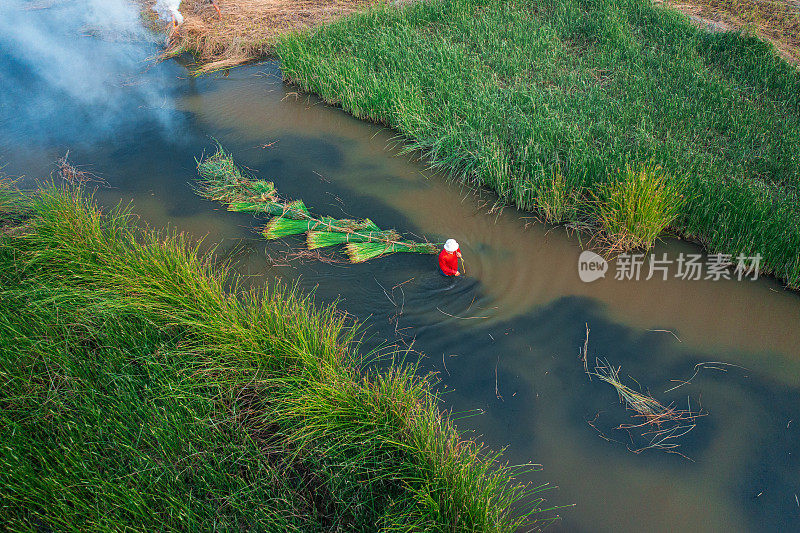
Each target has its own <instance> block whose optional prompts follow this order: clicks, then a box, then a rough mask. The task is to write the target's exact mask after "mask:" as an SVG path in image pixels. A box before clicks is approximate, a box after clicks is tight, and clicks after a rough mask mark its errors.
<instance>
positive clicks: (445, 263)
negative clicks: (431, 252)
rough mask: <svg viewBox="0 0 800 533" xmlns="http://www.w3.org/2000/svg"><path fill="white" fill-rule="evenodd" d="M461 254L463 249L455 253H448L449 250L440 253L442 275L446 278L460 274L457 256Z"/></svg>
mask: <svg viewBox="0 0 800 533" xmlns="http://www.w3.org/2000/svg"><path fill="white" fill-rule="evenodd" d="M459 252H461V248H459V249H458V250H456V251H455V252H448V251H447V250H442V251H441V252H439V268H441V269H442V273H443V274H444V275H445V276H455V275H456V272H458V255H457V254H458V253H459Z"/></svg>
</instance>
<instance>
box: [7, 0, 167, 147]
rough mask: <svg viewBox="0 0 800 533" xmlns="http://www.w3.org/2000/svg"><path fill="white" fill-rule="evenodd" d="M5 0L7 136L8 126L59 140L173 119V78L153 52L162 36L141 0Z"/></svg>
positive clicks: (41, 137)
mask: <svg viewBox="0 0 800 533" xmlns="http://www.w3.org/2000/svg"><path fill="white" fill-rule="evenodd" d="M0 1H1V2H2V3H3V4H4V7H3V10H2V16H0V79H2V80H3V81H2V90H0V141H2V137H3V130H4V129H5V130H6V133H8V131H9V130H15V129H16V130H17V131H20V132H22V133H27V134H28V135H29V136H32V137H38V138H40V139H41V140H52V139H71V138H72V137H84V138H87V137H92V138H95V137H97V136H98V134H109V133H113V132H115V131H117V130H118V129H119V128H122V127H124V126H127V125H129V124H132V123H136V122H137V121H138V122H141V121H156V122H159V123H161V125H162V126H166V125H171V120H172V111H171V108H172V106H171V105H168V104H169V103H170V101H171V99H169V92H170V88H171V85H172V83H171V82H170V81H169V80H168V79H167V77H166V76H165V71H166V70H167V69H166V67H155V68H154V65H155V64H154V63H153V61H152V60H151V59H150V58H153V57H155V56H157V54H158V52H159V45H158V44H157V39H159V37H158V36H156V35H153V34H151V33H150V32H149V31H148V30H147V29H146V28H144V26H143V25H142V19H141V16H140V11H139V9H140V8H139V7H138V6H137V5H136V4H135V3H134V2H132V1H129V0H66V1H61V2H58V3H53V4H50V5H49V6H46V7H42V8H38V9H33V8H32V4H31V2H29V1H27V0H0ZM9 4H10V5H9ZM6 126H8V127H6ZM78 132H79V133H78ZM9 135H10V134H9Z"/></svg>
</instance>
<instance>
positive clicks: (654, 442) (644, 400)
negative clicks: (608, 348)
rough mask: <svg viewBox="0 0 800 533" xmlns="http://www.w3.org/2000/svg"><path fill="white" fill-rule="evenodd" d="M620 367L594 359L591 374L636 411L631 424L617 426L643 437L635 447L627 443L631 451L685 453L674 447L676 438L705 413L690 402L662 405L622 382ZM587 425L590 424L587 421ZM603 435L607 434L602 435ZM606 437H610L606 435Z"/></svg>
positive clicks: (689, 429) (677, 445)
mask: <svg viewBox="0 0 800 533" xmlns="http://www.w3.org/2000/svg"><path fill="white" fill-rule="evenodd" d="M619 371H620V367H616V368H615V367H613V366H612V365H611V364H609V362H608V361H607V360H605V359H603V360H601V359H596V361H595V368H594V371H593V372H591V373H590V375H592V376H595V377H597V378H599V379H600V380H602V381H605V382H606V383H608V384H609V385H611V386H612V387H614V389H615V390H616V391H617V394H618V395H619V399H620V402H621V403H624V404H625V405H626V407H627V408H628V409H630V410H631V411H633V412H634V413H635V414H634V415H633V417H634V418H636V419H638V420H639V421H638V422H637V423H634V424H620V425H619V427H617V428H616V429H624V430H628V431H631V432H632V431H635V432H636V433H638V434H639V436H640V437H642V438H643V439H645V441H646V445H645V446H642V447H640V448H638V449H631V448H630V447H629V449H631V451H632V452H634V453H641V452H643V451H645V450H649V449H660V450H663V451H667V452H670V453H677V454H678V455H682V456H683V457H686V456H685V455H683V454H682V453H680V452H678V451H676V448H678V447H679V446H680V444H679V443H678V442H677V439H679V438H680V437H683V436H684V435H686V434H687V433H689V432H690V431H692V430H693V429H694V428H695V426H696V425H697V424H696V422H697V419H698V418H699V417H701V416H705V413H703V412H702V411H693V410H692V408H691V404H689V405H688V407H687V408H686V409H678V408H677V407H675V404H669V405H664V404H662V403H661V402H659V401H658V400H656V399H655V398H653V397H652V396H650V395H649V394H644V393H642V392H638V391H636V390H634V389H632V388H630V387H628V386H627V385H625V384H623V383H622V381H621V380H620V378H619ZM590 425H592V424H591V423H590ZM595 429H597V428H595ZM601 435H602V434H601ZM604 438H606V437H605V436H604ZM606 440H610V439H608V438H606ZM687 459H688V457H687Z"/></svg>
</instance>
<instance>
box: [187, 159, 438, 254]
mask: <svg viewBox="0 0 800 533" xmlns="http://www.w3.org/2000/svg"><path fill="white" fill-rule="evenodd" d="M197 170H198V173H199V174H200V186H199V187H198V189H197V192H198V194H200V195H201V196H203V197H205V198H208V199H210V200H214V201H217V202H220V203H223V204H227V207H228V210H229V211H247V212H252V213H260V214H264V215H267V216H270V217H272V218H271V220H270V221H269V222H267V225H266V226H265V227H264V230H263V235H264V237H265V238H267V239H281V238H283V237H289V236H291V235H300V234H303V233H305V234H306V244H307V246H308V248H309V249H311V250H314V249H317V248H326V247H329V246H336V245H340V244H343V245H344V246H345V251H346V253H347V256H348V258H349V259H350V261H351V262H353V263H361V262H364V261H367V260H369V259H374V258H376V257H381V256H384V255H388V254H393V253H397V252H407V253H418V254H435V253H438V252H439V247H440V245H439V244H435V243H429V242H422V243H421V242H414V241H409V240H406V239H404V238H403V236H402V235H400V233H398V232H397V231H395V230H382V229H380V228H379V227H378V226H377V225H376V224H375V223H374V222H372V221H371V220H369V219H368V218H367V219H363V220H351V219H336V218H333V217H320V216H316V215H313V214H311V212H310V211H309V210H308V208H307V207H306V205H305V204H304V203H303V201H302V200H294V201H287V200H285V199H283V198H281V197H280V196H279V195H278V192H277V190H276V189H275V185H274V184H273V183H272V182H271V181H264V180H254V179H251V178H250V177H249V176H247V175H246V174H245V173H244V172H243V171H242V169H241V168H239V167H238V166H237V165H236V163H235V162H234V161H233V158H232V157H231V156H230V154H228V153H227V152H225V151H224V150H223V149H222V148H221V147H218V148H217V151H216V153H214V154H213V155H212V156H209V157H206V158H203V159H202V160H200V161H198V162H197Z"/></svg>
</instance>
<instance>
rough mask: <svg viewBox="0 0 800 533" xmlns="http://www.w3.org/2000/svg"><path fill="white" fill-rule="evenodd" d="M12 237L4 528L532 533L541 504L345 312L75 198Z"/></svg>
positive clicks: (3, 304) (32, 207)
mask: <svg viewBox="0 0 800 533" xmlns="http://www.w3.org/2000/svg"><path fill="white" fill-rule="evenodd" d="M17 199H18V200H17V201H18V202H21V204H22V205H23V207H24V209H25V210H26V217H25V218H24V219H16V220H10V219H9V218H8V217H7V216H5V215H4V216H2V217H0V218H3V219H4V220H5V221H8V223H10V224H16V231H13V232H3V233H2V234H0V405H2V409H0V426H2V428H3V436H2V445H1V446H0V522H2V524H3V527H4V528H8V529H12V530H58V531H67V530H71V531H107V530H146V531H156V530H158V531H162V530H237V531H239V530H255V531H376V530H379V531H514V530H515V529H516V528H517V527H518V526H519V524H520V523H521V522H524V521H526V520H529V519H531V518H532V517H533V515H532V514H531V513H532V512H533V509H534V508H535V506H536V505H538V501H539V500H538V499H537V497H536V496H535V493H536V491H537V490H538V489H536V488H531V487H523V486H520V485H517V484H516V483H515V482H514V478H513V476H512V470H511V469H509V468H507V467H505V466H502V465H501V464H500V463H499V461H498V460H499V455H498V454H495V453H491V452H488V451H487V450H484V449H483V448H482V447H481V446H480V445H479V444H477V443H475V442H474V441H470V440H464V439H462V438H461V437H460V436H459V434H458V433H457V431H456V429H455V428H454V426H453V424H452V423H451V421H450V420H449V418H448V417H447V415H446V414H445V413H443V412H442V411H441V410H440V409H439V404H438V400H437V398H436V397H435V396H434V395H433V394H432V393H431V389H430V383H429V382H428V381H427V380H426V379H424V378H421V377H419V376H418V375H417V374H416V369H415V368H414V367H413V366H411V365H404V364H400V363H398V364H396V365H394V366H391V367H390V368H389V370H386V371H382V372H377V371H370V370H369V369H368V367H367V366H365V364H364V359H363V356H362V355H359V353H358V351H357V345H356V344H354V343H353V341H352V339H353V335H354V332H353V331H352V329H351V328H349V327H347V326H346V324H345V319H344V317H343V315H342V314H341V313H338V312H337V311H336V310H335V309H334V308H331V307H324V308H319V307H316V306H315V305H313V303H312V302H311V300H310V299H309V298H308V297H303V296H301V295H300V294H298V293H297V292H296V291H293V290H287V289H281V288H273V289H271V290H269V291H258V292H256V291H249V290H244V289H243V288H242V287H241V286H240V285H239V284H238V282H237V280H236V278H235V277H232V276H231V275H229V274H228V273H227V272H226V271H225V269H224V268H222V267H220V266H219V265H216V264H215V263H214V260H213V258H212V257H205V256H200V255H198V253H197V249H196V247H195V245H193V244H191V243H190V241H189V240H187V239H186V238H184V237H183V236H180V235H172V234H164V233H152V232H146V231H141V230H138V229H136V228H135V227H134V225H133V221H132V220H131V219H132V215H131V214H130V213H129V212H127V211H126V210H120V209H118V210H114V211H111V212H109V213H106V214H101V213H100V212H99V211H98V210H97V209H96V208H95V206H94V204H93V203H92V201H91V199H87V198H85V197H84V196H82V195H81V191H80V190H77V191H76V190H75V189H74V188H71V187H64V188H62V187H50V188H46V189H44V190H43V191H41V192H40V193H39V194H36V195H28V196H27V197H25V198H24V199H22V198H21V197H19V196H17Z"/></svg>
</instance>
